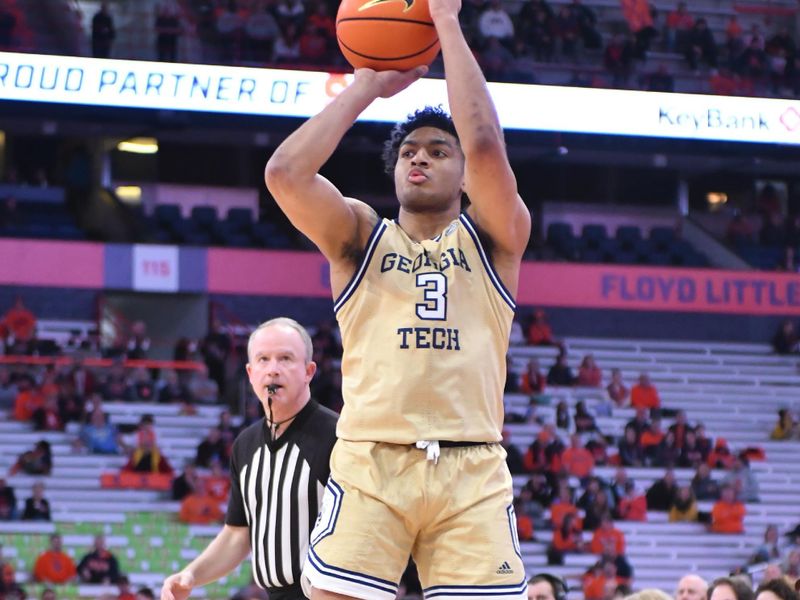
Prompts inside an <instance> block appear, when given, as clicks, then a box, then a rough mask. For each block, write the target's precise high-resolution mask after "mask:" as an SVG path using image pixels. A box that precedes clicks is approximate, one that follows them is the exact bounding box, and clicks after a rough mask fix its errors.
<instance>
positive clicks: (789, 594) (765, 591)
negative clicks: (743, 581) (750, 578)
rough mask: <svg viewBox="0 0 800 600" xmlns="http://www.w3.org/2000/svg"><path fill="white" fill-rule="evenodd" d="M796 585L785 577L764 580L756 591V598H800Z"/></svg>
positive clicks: (774, 599)
mask: <svg viewBox="0 0 800 600" xmlns="http://www.w3.org/2000/svg"><path fill="white" fill-rule="evenodd" d="M795 587H796V586H793V585H791V584H789V582H788V581H786V579H784V578H776V579H770V580H767V581H763V582H762V583H761V585H759V586H758V588H757V589H756V592H755V600H800V594H798V592H797V591H796V590H795Z"/></svg>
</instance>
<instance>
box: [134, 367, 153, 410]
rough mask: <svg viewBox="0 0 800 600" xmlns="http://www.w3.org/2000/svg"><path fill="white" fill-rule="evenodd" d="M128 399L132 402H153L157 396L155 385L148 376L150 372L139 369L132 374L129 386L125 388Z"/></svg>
mask: <svg viewBox="0 0 800 600" xmlns="http://www.w3.org/2000/svg"><path fill="white" fill-rule="evenodd" d="M127 393H128V399H129V400H132V401H133V402H153V401H155V399H156V396H157V395H158V393H157V391H156V383H155V382H154V381H153V378H152V377H151V376H150V371H149V370H148V369H146V368H144V367H139V368H138V369H136V370H135V371H134V372H133V376H132V377H131V384H130V385H129V386H128V387H127Z"/></svg>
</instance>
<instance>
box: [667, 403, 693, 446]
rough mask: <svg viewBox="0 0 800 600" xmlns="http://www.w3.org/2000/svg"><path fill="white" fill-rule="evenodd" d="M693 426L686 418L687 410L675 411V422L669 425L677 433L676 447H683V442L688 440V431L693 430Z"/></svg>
mask: <svg viewBox="0 0 800 600" xmlns="http://www.w3.org/2000/svg"><path fill="white" fill-rule="evenodd" d="M691 430H692V427H691V425H689V422H688V421H687V419H686V411H683V410H679V411H678V412H677V413H675V422H674V423H673V424H672V425H670V426H669V431H671V432H672V433H674V434H675V447H676V448H678V449H679V450H680V449H682V448H683V442H684V441H685V440H686V433H687V432H688V431H691Z"/></svg>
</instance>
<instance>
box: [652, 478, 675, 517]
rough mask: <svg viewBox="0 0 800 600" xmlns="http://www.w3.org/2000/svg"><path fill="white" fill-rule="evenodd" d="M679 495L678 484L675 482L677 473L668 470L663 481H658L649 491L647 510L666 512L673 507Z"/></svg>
mask: <svg viewBox="0 0 800 600" xmlns="http://www.w3.org/2000/svg"><path fill="white" fill-rule="evenodd" d="M677 493H678V484H677V483H676V481H675V472H674V471H673V470H672V469H667V470H666V471H665V472H664V476H663V477H662V478H661V479H657V480H656V481H655V482H653V485H651V486H650V489H648V490H647V494H646V496H647V508H648V509H650V510H657V511H661V512H666V511H668V510H669V509H670V507H671V506H672V503H673V502H674V500H675V496H676V494H677Z"/></svg>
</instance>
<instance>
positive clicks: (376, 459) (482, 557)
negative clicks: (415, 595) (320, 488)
mask: <svg viewBox="0 0 800 600" xmlns="http://www.w3.org/2000/svg"><path fill="white" fill-rule="evenodd" d="M505 458H506V453H505V450H504V449H503V448H502V447H501V446H500V445H499V444H480V445H473V446H457V447H442V448H441V454H440V456H439V458H438V462H434V461H432V460H428V459H427V457H426V452H425V451H424V450H420V449H417V448H416V447H414V446H403V445H398V444H385V443H377V442H350V441H346V440H338V441H337V442H336V445H335V446H334V449H333V454H332V455H331V478H330V480H329V482H328V485H327V487H326V489H325V495H324V498H323V501H322V508H321V509H320V514H319V516H318V518H317V523H316V526H315V527H314V530H313V531H312V533H311V540H310V547H309V552H308V558H307V559H306V562H305V565H304V568H303V578H304V580H306V581H305V582H304V583H305V584H306V589H308V588H307V586H308V584H309V583H310V585H311V586H313V587H315V588H318V589H323V590H327V591H330V592H334V593H338V594H345V595H347V596H352V597H354V598H362V599H364V600H384V599H385V600H394V598H395V597H396V595H397V589H398V582H399V580H400V576H401V574H402V573H403V571H404V570H405V568H406V565H407V564H408V558H409V555H411V556H412V557H413V558H414V561H415V563H416V565H417V570H418V572H419V577H420V582H421V583H422V587H423V591H424V594H425V598H426V599H431V598H447V599H448V600H452V599H459V598H464V599H471V600H475V599H477V598H491V599H493V600H524V599H525V597H526V590H527V584H526V577H525V570H524V567H523V564H522V557H521V555H520V549H519V540H518V538H517V528H516V518H515V516H514V509H513V506H512V500H513V492H512V482H511V475H510V474H509V472H508V468H507V466H506V462H505Z"/></svg>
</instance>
